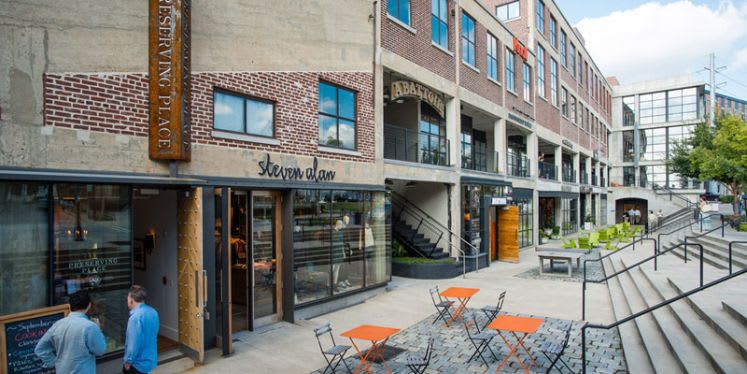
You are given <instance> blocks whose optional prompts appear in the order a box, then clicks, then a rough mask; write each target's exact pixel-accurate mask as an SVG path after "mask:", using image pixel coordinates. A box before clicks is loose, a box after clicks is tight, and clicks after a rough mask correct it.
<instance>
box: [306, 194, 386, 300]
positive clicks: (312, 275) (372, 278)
mask: <svg viewBox="0 0 747 374" xmlns="http://www.w3.org/2000/svg"><path fill="white" fill-rule="evenodd" d="M386 204H387V201H386V196H385V194H384V193H383V192H350V191H327V190H298V191H296V194H295V197H294V200H293V221H294V228H293V252H294V255H293V269H294V273H295V279H296V280H295V304H296V305H299V304H305V303H308V302H311V301H315V300H320V299H323V298H326V297H329V296H332V295H334V294H339V293H345V292H349V291H352V290H355V289H359V288H361V287H368V286H372V285H375V284H379V283H382V282H386V281H387V280H388V279H389V267H388V264H387V262H388V257H389V250H388V243H389V238H388V237H387V235H388V232H389V230H388V228H387V226H388V222H387V219H386Z"/></svg>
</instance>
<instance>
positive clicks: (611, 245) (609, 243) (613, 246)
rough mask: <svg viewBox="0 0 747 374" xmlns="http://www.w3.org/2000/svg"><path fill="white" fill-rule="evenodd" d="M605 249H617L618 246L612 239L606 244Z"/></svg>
mask: <svg viewBox="0 0 747 374" xmlns="http://www.w3.org/2000/svg"><path fill="white" fill-rule="evenodd" d="M604 249H605V250H607V251H616V250H617V246H616V245H614V244H612V240H610V241H608V242H607V243H606V244H605V245H604Z"/></svg>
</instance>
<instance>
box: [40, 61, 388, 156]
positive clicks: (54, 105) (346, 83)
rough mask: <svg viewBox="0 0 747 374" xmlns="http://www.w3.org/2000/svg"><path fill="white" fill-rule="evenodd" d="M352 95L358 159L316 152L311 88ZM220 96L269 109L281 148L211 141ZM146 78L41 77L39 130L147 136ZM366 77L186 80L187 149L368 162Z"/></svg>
mask: <svg viewBox="0 0 747 374" xmlns="http://www.w3.org/2000/svg"><path fill="white" fill-rule="evenodd" d="M320 79H321V80H325V81H328V82H331V83H335V84H339V85H341V86H343V87H346V88H349V89H352V90H354V91H356V93H357V95H356V101H357V106H356V110H357V113H356V116H357V118H356V139H357V151H358V152H360V154H361V156H352V155H343V154H333V153H326V152H319V151H318V149H317V148H318V147H317V144H318V140H317V139H318V136H319V128H318V124H317V121H318V120H317V117H318V101H319V99H318V82H319V80H320ZM215 88H222V89H226V90H230V91H232V92H236V93H239V94H245V95H251V96H256V97H260V98H265V99H269V100H272V101H274V102H275V103H276V104H275V105H276V107H275V108H276V112H275V115H276V118H275V134H276V136H275V138H276V139H278V140H280V142H281V144H280V145H268V144H260V143H254V142H249V141H243V140H233V139H224V138H214V137H213V136H212V130H213V91H214V89H215ZM147 95H148V79H147V74H144V73H142V74H137V73H136V74H106V75H88V74H45V76H44V118H45V125H46V126H55V127H65V128H72V129H80V130H89V131H95V132H104V133H110V134H122V135H130V136H142V137H147V136H148V96H147ZM374 139H375V124H374V108H373V73H368V72H321V73H319V72H252V73H247V72H238V73H222V72H221V73H197V74H193V75H192V143H193V144H206V145H215V146H222V147H230V148H243V149H252V150H258V151H272V152H280V153H285V154H295V155H305V156H318V157H320V158H328V159H339V160H354V161H362V162H373V161H374V157H375V145H374Z"/></svg>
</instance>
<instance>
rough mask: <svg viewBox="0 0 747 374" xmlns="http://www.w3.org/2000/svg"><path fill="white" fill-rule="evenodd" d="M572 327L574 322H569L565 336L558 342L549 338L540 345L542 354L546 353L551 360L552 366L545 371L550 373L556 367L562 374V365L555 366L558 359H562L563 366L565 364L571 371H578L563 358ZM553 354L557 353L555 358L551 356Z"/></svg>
mask: <svg viewBox="0 0 747 374" xmlns="http://www.w3.org/2000/svg"><path fill="white" fill-rule="evenodd" d="M572 328H573V323H569V324H568V328H567V329H566V330H565V337H564V338H563V341H561V342H559V343H558V342H553V341H549V340H548V341H545V342H544V343H542V344H541V345H540V347H539V351H540V352H542V354H544V355H545V357H547V359H548V360H550V367H549V368H547V371H546V372H545V373H547V374H549V373H550V371H552V369H553V368H555V370H557V371H559V372H560V373H561V374H562V373H563V370H561V368H560V367H557V366H555V365H557V363H558V361H560V362H561V363H562V364H563V366H565V367H566V369H568V370H569V371H570V372H571V373H574V374H575V373H576V372H575V371H574V370H573V369H571V367H570V366H569V365H568V363H567V362H565V360H563V352H564V351H565V347H567V346H568V341H569V340H570V337H571V329H572ZM551 355H555V358H552V357H550V356H551Z"/></svg>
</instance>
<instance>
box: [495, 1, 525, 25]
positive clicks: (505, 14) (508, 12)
mask: <svg viewBox="0 0 747 374" xmlns="http://www.w3.org/2000/svg"><path fill="white" fill-rule="evenodd" d="M519 4H520V2H519V1H514V2H511V3H508V4H503V5H500V6H497V7H496V8H495V16H496V17H498V19H499V20H501V21H503V22H506V21H510V20H512V19H516V18H519V17H520V16H521V12H520V11H519Z"/></svg>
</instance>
